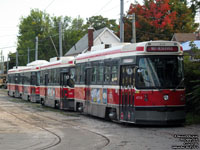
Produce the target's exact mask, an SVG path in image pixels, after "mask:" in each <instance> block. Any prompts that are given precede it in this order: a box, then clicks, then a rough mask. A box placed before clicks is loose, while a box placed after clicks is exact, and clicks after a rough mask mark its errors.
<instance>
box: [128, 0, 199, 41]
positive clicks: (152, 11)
mask: <svg viewBox="0 0 200 150" xmlns="http://www.w3.org/2000/svg"><path fill="white" fill-rule="evenodd" d="M174 4H175V5H174ZM133 13H135V15H136V33H137V35H136V37H137V41H138V42H139V41H147V40H171V38H172V36H173V33H175V32H194V31H195V30H196V29H197V24H195V23H194V18H193V17H192V12H191V10H190V9H189V8H188V7H187V6H186V4H185V3H183V2H181V1H180V0H144V4H143V5H140V4H131V5H130V8H129V10H128V14H127V15H131V14H133ZM183 16H184V17H183ZM179 18H181V19H182V20H179ZM186 20H187V21H188V23H187V24H184V22H186ZM124 22H125V41H126V42H129V41H130V40H131V32H130V31H131V28H132V24H131V20H129V19H128V18H127V17H125V19H124Z"/></svg>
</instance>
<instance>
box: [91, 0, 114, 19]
mask: <svg viewBox="0 0 200 150" xmlns="http://www.w3.org/2000/svg"><path fill="white" fill-rule="evenodd" d="M110 2H112V0H110V1H108V2H107V3H106V4H105V5H103V7H102V8H101V9H100V10H99V11H97V12H96V13H95V14H94V15H93V16H95V15H97V14H99V13H100V12H101V11H102V10H103V9H104V8H105V7H106V6H107V5H108V4H110Z"/></svg>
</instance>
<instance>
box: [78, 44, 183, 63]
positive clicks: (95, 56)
mask: <svg viewBox="0 0 200 150" xmlns="http://www.w3.org/2000/svg"><path fill="white" fill-rule="evenodd" d="M146 47H153V48H154V47H178V48H177V51H176V52H175V51H162V52H161V51H159V52H156V51H153V50H152V51H151V52H150V51H148V52H147V50H146ZM153 48H152V49H153ZM182 53H183V52H182V50H181V48H180V44H179V43H178V42H175V41H146V42H140V43H122V44H121V45H119V46H114V47H110V48H107V49H99V50H92V51H89V52H86V53H83V54H79V55H78V56H77V57H76V62H77V63H81V62H87V61H95V60H100V59H109V58H119V57H125V56H134V55H147V54H148V55H155V54H156V55H169V54H172V55H180V54H182Z"/></svg>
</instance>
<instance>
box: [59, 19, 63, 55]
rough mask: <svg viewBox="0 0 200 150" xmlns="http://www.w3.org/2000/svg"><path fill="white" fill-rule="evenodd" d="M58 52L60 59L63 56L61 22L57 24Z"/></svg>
mask: <svg viewBox="0 0 200 150" xmlns="http://www.w3.org/2000/svg"><path fill="white" fill-rule="evenodd" d="M59 52H60V57H62V56H63V54H62V23H61V21H60V23H59Z"/></svg>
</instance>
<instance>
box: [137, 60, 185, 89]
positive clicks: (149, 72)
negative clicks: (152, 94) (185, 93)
mask: <svg viewBox="0 0 200 150" xmlns="http://www.w3.org/2000/svg"><path fill="white" fill-rule="evenodd" d="M183 78H184V76H183V57H181V56H141V57H139V60H138V69H137V81H136V86H137V88H154V89H166V88H173V89H176V88H183V87H184V85H183V82H182V81H183Z"/></svg>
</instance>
